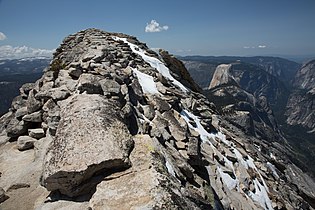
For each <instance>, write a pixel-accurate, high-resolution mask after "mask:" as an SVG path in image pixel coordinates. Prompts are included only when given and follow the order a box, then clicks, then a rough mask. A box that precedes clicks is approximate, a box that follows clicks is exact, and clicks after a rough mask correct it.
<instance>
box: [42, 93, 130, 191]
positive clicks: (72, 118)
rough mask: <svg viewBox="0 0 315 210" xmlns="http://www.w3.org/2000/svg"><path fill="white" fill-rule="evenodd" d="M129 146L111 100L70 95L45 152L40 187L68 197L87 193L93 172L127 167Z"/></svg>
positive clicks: (118, 114) (122, 125)
mask: <svg viewBox="0 0 315 210" xmlns="http://www.w3.org/2000/svg"><path fill="white" fill-rule="evenodd" d="M132 146H133V141H132V139H131V136H130V134H129V131H128V129H127V126H126V125H125V124H124V122H123V119H122V117H121V116H120V109H119V105H118V104H117V103H116V102H115V101H112V100H110V99H106V98H105V97H103V96H100V95H96V94H92V95H88V94H82V95H74V96H72V97H70V98H69V99H68V100H67V102H66V103H65V104H64V105H63V106H62V110H61V120H60V122H59V126H58V128H57V133H56V136H55V138H54V140H53V142H52V143H51V145H50V147H49V149H48V150H47V153H46V157H45V162H44V166H43V174H42V184H43V185H44V186H45V187H46V188H47V189H48V190H49V191H54V190H59V191H60V192H61V193H62V194H65V195H67V196H70V197H74V196H77V195H80V194H84V193H87V190H88V189H87V187H86V186H87V183H88V180H89V179H90V178H92V176H93V175H95V173H96V172H97V173H100V172H101V171H102V173H110V172H111V171H112V170H119V169H123V168H126V167H128V166H129V158H128V155H129V152H130V150H131V148H132ZM82 184H84V187H82V186H81V187H80V185H82Z"/></svg>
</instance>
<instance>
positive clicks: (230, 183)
mask: <svg viewBox="0 0 315 210" xmlns="http://www.w3.org/2000/svg"><path fill="white" fill-rule="evenodd" d="M217 170H218V171H219V174H220V176H221V178H222V180H223V182H224V184H225V185H226V186H227V187H228V188H229V190H232V189H235V188H236V187H237V186H238V185H239V182H238V180H237V179H233V178H232V177H231V176H230V175H229V174H228V173H225V172H223V171H222V169H221V168H220V167H219V166H217Z"/></svg>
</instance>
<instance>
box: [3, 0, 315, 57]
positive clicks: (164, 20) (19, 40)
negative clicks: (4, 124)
mask: <svg viewBox="0 0 315 210" xmlns="http://www.w3.org/2000/svg"><path fill="white" fill-rule="evenodd" d="M152 20H155V21H156V23H158V24H159V28H158V27H156V25H155V27H154V24H153V26H152V25H151V31H152V30H153V31H159V32H146V31H145V28H146V26H147V24H150V23H151V21H152ZM152 23H154V22H152ZM156 23H155V24H156ZM91 27H95V28H99V29H102V30H106V31H112V32H122V33H126V34H130V35H134V36H136V37H138V39H139V40H140V41H143V42H146V43H147V44H148V45H149V46H150V47H152V48H163V49H166V50H169V51H170V52H171V53H173V54H178V55H249V56H250V55H270V54H273V55H312V56H314V55H315V0H264V1H260V0H194V1H193V0H159V1H150V0H116V1H114V0H111V1H106V0H90V1H87V0H85V1H83V0H27V1H26V0H0V32H1V33H0V49H1V47H2V48H5V49H6V50H7V51H6V52H7V54H8V52H9V50H10V49H15V50H16V51H18V50H19V49H20V47H22V46H27V47H28V50H30V49H32V50H35V49H48V50H50V49H54V48H57V47H58V46H59V44H60V43H61V41H62V39H63V38H64V37H65V36H67V35H69V34H72V33H75V32H77V31H79V30H82V29H86V28H91ZM158 29H160V30H158ZM149 31H150V30H149ZM9 47H11V48H10V49H9ZM24 48H25V47H24ZM16 51H15V52H16ZM0 53H1V52H0ZM2 55H3V53H2ZM0 57H1V54H0Z"/></svg>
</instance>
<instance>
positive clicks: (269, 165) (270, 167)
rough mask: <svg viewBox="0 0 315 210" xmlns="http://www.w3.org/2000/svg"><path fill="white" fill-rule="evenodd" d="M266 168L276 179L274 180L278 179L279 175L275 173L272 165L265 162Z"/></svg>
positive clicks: (274, 167)
mask: <svg viewBox="0 0 315 210" xmlns="http://www.w3.org/2000/svg"><path fill="white" fill-rule="evenodd" d="M267 167H268V168H269V169H270V170H271V172H272V174H273V176H274V177H275V178H276V179H279V175H278V173H277V171H276V166H274V165H273V164H272V163H269V162H267Z"/></svg>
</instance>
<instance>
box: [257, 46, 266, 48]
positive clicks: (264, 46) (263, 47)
mask: <svg viewBox="0 0 315 210" xmlns="http://www.w3.org/2000/svg"><path fill="white" fill-rule="evenodd" d="M266 47H267V46H266V45H258V48H266Z"/></svg>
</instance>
